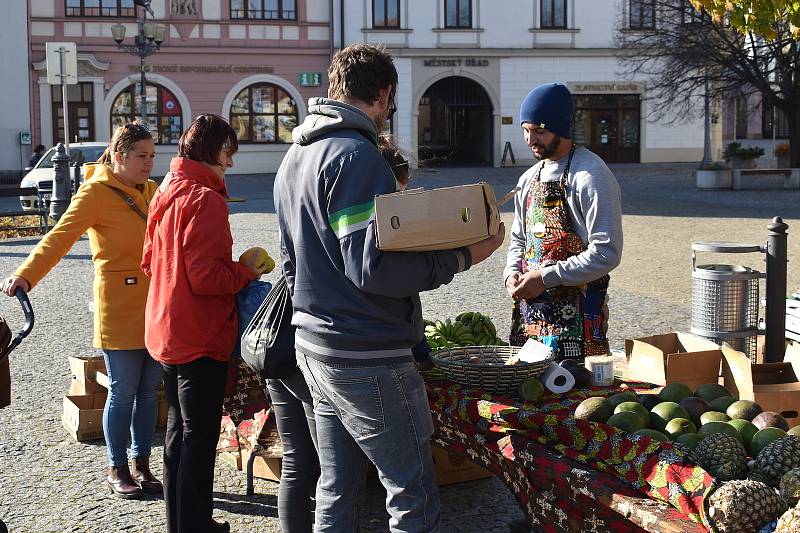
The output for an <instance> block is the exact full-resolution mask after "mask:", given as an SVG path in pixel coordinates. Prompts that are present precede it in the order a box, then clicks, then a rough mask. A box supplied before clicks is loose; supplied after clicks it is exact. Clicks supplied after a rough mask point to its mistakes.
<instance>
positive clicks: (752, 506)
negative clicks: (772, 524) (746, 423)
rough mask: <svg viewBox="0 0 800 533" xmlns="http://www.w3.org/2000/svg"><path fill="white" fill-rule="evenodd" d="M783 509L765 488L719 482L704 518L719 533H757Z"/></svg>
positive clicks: (746, 482)
mask: <svg viewBox="0 0 800 533" xmlns="http://www.w3.org/2000/svg"><path fill="white" fill-rule="evenodd" d="M706 438H708V437H706ZM784 510H786V503H785V502H784V501H783V499H781V497H780V496H778V495H777V494H776V493H775V491H774V490H773V489H771V488H770V487H769V486H768V485H766V484H764V483H761V482H760V481H752V480H750V479H737V480H733V481H728V482H727V483H723V485H722V486H721V487H720V488H718V489H717V490H715V491H714V492H713V493H712V494H711V496H710V497H709V498H708V513H707V515H708V517H709V520H710V521H711V522H712V524H711V525H713V526H715V528H716V529H715V530H716V531H719V533H744V532H745V531H758V529H759V528H761V526H763V525H764V524H766V523H767V522H769V521H770V520H773V519H775V518H777V517H778V516H779V515H780V514H781V513H782V512H783V511H784ZM787 531H788V530H787Z"/></svg>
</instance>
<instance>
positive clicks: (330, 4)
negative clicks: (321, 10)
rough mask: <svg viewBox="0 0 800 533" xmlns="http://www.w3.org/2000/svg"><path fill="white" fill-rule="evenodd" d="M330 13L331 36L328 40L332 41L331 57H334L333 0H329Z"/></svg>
mask: <svg viewBox="0 0 800 533" xmlns="http://www.w3.org/2000/svg"><path fill="white" fill-rule="evenodd" d="M328 13H330V15H328V16H329V17H330V18H329V20H328V26H330V32H329V33H330V36H329V38H328V41H330V48H331V59H333V0H328Z"/></svg>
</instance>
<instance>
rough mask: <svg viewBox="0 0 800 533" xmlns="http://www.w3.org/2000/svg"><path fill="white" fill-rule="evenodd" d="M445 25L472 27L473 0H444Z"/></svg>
mask: <svg viewBox="0 0 800 533" xmlns="http://www.w3.org/2000/svg"><path fill="white" fill-rule="evenodd" d="M444 27H445V28H471V27H472V0H444Z"/></svg>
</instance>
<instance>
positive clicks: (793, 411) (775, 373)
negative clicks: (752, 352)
mask: <svg viewBox="0 0 800 533" xmlns="http://www.w3.org/2000/svg"><path fill="white" fill-rule="evenodd" d="M625 353H626V357H627V360H628V369H627V370H626V372H625V374H624V377H625V379H630V380H639V381H646V382H650V383H655V384H657V385H666V384H667V383H684V384H686V385H687V386H689V387H690V388H691V389H692V390H695V389H696V388H697V387H699V386H700V385H702V384H704V383H722V385H724V386H725V387H726V388H727V389H728V390H729V391H731V394H732V395H733V396H734V397H735V398H738V399H741V400H752V401H754V402H756V403H757V404H759V405H760V406H761V408H762V409H764V410H765V411H774V412H776V413H780V414H781V416H783V417H784V418H785V419H786V421H787V422H788V423H789V426H796V425H798V424H800V382H798V376H800V347H798V346H797V345H795V344H794V343H790V344H789V345H788V346H787V349H786V355H785V358H784V362H782V363H764V364H752V363H751V361H750V359H749V358H748V357H747V356H746V355H745V354H743V353H741V352H739V351H736V350H734V349H732V348H730V347H728V346H726V345H723V346H717V345H716V344H714V343H712V342H711V341H708V340H706V339H702V338H700V337H695V336H694V335H689V334H687V333H668V334H666V335H655V336H652V337H644V338H641V339H633V340H631V339H627V340H626V341H625Z"/></svg>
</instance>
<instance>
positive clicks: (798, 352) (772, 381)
mask: <svg viewBox="0 0 800 533" xmlns="http://www.w3.org/2000/svg"><path fill="white" fill-rule="evenodd" d="M722 354H723V362H722V378H723V384H724V385H725V387H726V388H727V389H728V390H729V391H731V393H732V394H733V396H734V397H736V398H739V399H740V400H752V401H754V402H756V403H757V404H758V405H760V406H761V408H762V409H764V410H765V411H773V412H776V413H778V414H780V415H781V416H782V417H783V418H785V419H786V421H787V422H788V423H789V427H794V426H796V425H798V424H800V381H798V376H800V349H798V348H797V347H796V346H793V345H792V344H790V345H789V346H788V347H787V349H786V355H785V357H784V361H783V362H782V363H764V364H760V365H753V364H750V360H749V359H748V358H747V356H746V355H744V354H743V353H741V352H737V351H736V350H732V349H730V348H728V347H727V346H723V347H722Z"/></svg>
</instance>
